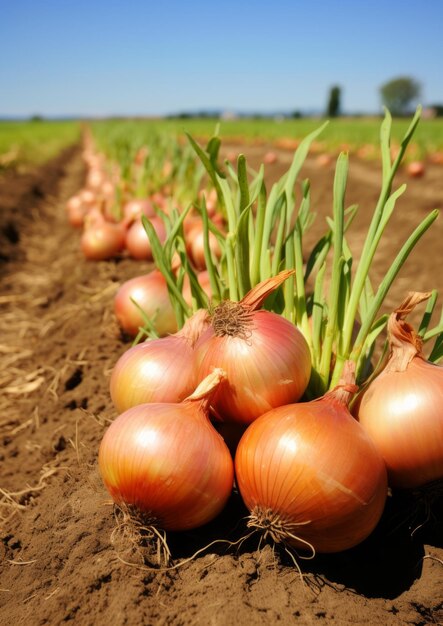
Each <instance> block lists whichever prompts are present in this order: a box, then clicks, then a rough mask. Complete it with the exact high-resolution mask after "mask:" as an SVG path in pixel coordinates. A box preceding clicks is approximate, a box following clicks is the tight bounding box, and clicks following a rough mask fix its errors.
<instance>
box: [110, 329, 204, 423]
mask: <svg viewBox="0 0 443 626" xmlns="http://www.w3.org/2000/svg"><path fill="white" fill-rule="evenodd" d="M192 352H193V351H192V347H191V345H190V342H189V341H188V340H187V339H186V338H185V337H176V336H175V335H171V336H169V337H163V338H161V339H151V340H149V341H145V342H144V343H140V344H138V345H136V346H133V347H132V348H130V349H129V350H127V351H126V352H125V353H124V354H123V355H122V356H121V357H120V359H119V360H118V361H117V363H116V365H115V367H114V369H113V370H112V375H111V382H110V391H111V399H112V401H113V403H114V406H115V408H116V409H117V411H119V412H123V411H126V410H127V409H129V408H131V407H133V406H136V405H137V404H145V403H147V402H181V401H182V400H184V399H185V398H186V397H187V396H188V395H189V394H190V393H191V392H192V390H193V389H194V384H193V377H192V375H191V374H192V373H191V372H190V364H191V362H192Z"/></svg>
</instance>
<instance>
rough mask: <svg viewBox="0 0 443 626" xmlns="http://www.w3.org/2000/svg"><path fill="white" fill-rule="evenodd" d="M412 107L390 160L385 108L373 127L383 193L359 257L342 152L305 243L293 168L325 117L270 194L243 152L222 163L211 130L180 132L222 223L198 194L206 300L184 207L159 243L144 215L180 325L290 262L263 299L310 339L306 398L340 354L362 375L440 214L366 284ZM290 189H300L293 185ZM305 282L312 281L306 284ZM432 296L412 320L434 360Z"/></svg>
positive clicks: (336, 375) (304, 191) (441, 325)
mask: <svg viewBox="0 0 443 626" xmlns="http://www.w3.org/2000/svg"><path fill="white" fill-rule="evenodd" d="M420 114H421V108H420V107H419V108H418V109H417V111H416V113H415V115H414V117H413V119H412V121H411V123H410V125H409V128H408V129H407V131H406V133H405V136H404V137H403V140H402V142H401V145H400V149H399V151H398V154H397V156H396V157H395V158H394V159H392V158H391V150H390V140H391V127H392V118H391V115H390V113H389V111H387V110H385V115H384V120H383V122H382V124H381V129H380V145H381V159H382V176H381V191H380V195H379V198H378V201H377V204H376V206H375V209H374V212H373V214H372V219H371V221H370V225H369V228H368V231H367V233H366V237H365V241H364V245H363V249H362V252H361V255H360V258H359V259H358V260H357V259H356V258H354V256H353V253H352V250H351V247H350V245H349V244H348V239H347V236H348V231H349V229H350V227H351V225H352V221H353V219H354V217H355V215H356V213H357V211H358V207H357V206H356V205H352V206H347V205H346V200H345V197H346V185H347V178H348V170H349V158H348V155H347V153H345V152H342V153H341V154H340V155H339V156H338V159H337V162H336V167H335V176H334V186H333V203H332V214H331V216H329V217H328V218H327V229H326V232H325V233H324V234H323V236H322V237H321V238H320V239H319V240H318V241H317V243H316V244H315V245H314V246H313V247H312V249H311V250H309V251H306V250H305V246H304V239H305V235H306V232H307V231H308V229H309V228H310V226H311V225H312V223H313V221H314V219H315V214H314V213H313V211H312V209H311V203H310V196H311V190H310V183H309V181H308V180H303V181H299V175H300V171H301V168H302V165H303V163H304V162H305V159H306V157H307V156H308V153H309V149H310V146H311V144H312V142H313V141H314V140H315V139H316V138H317V137H318V136H319V134H320V133H322V132H323V131H324V129H325V127H326V125H327V123H325V124H323V125H322V126H321V127H320V128H318V129H317V130H315V131H314V132H312V133H311V134H309V135H308V136H307V137H305V139H304V140H303V141H301V143H300V144H299V146H298V148H297V150H296V151H295V153H294V156H293V159H292V162H291V165H290V166H289V169H288V171H287V172H286V173H285V174H284V175H283V176H282V177H281V178H280V179H279V180H278V181H277V182H276V183H274V184H273V185H272V187H271V189H270V191H269V193H268V190H267V189H266V184H265V175H264V166H263V165H262V166H261V167H260V168H259V170H258V171H254V170H252V169H251V168H248V165H247V162H246V158H245V156H244V155H243V154H240V155H239V156H238V159H237V167H236V169H235V168H234V167H233V166H231V164H230V163H228V162H225V164H224V167H223V165H221V164H220V158H219V150H220V145H221V142H220V139H219V137H218V136H215V137H213V138H212V139H211V140H210V141H209V143H208V144H207V146H206V148H205V149H204V148H202V147H201V146H200V145H199V144H198V142H197V141H196V140H195V139H194V138H193V137H191V136H190V135H188V139H189V142H190V145H191V146H192V148H193V150H194V151H195V153H196V155H197V157H198V159H199V161H200V163H201V164H202V166H203V167H204V169H205V171H206V174H207V178H208V180H209V181H210V183H211V184H212V185H213V187H214V189H215V191H216V193H217V199H218V206H219V209H220V211H221V212H222V214H223V216H224V218H225V223H226V229H225V231H223V230H222V229H220V228H217V227H216V226H215V225H214V224H213V223H212V222H211V220H210V219H209V216H208V212H207V210H206V203H205V197H204V195H203V196H201V199H200V200H199V201H198V203H197V204H196V206H197V209H198V211H199V212H200V214H201V217H202V222H203V232H204V253H205V260H206V267H207V269H208V272H209V277H210V284H211V289H212V299H211V301H209V299H208V296H207V295H206V294H205V293H204V291H203V290H202V289H201V287H200V286H199V283H198V280H197V275H196V273H195V271H194V269H193V266H192V262H191V261H190V259H189V258H188V255H187V253H186V246H185V240H184V235H183V220H184V218H185V217H186V214H187V212H188V211H189V209H190V206H189V207H188V209H186V210H185V211H184V212H182V213H179V212H178V211H177V212H175V213H173V214H172V215H171V216H170V217H169V236H168V239H167V241H166V244H165V245H164V247H163V248H162V246H161V245H160V242H159V241H158V238H157V236H156V234H155V231H154V229H153V227H152V226H151V225H150V223H149V220H147V219H145V220H144V223H145V228H146V230H147V232H148V235H149V237H150V239H151V244H152V248H153V253H154V260H155V263H156V265H157V267H158V268H159V269H160V270H161V271H162V273H163V274H164V276H165V278H166V280H167V283H168V288H169V290H170V295H171V299H172V301H173V303H174V307H175V311H176V315H177V321H178V323H179V326H181V325H182V324H183V323H184V321H185V320H186V319H187V318H188V317H189V316H190V315H191V314H192V312H193V311H195V310H196V309H197V308H200V307H206V308H208V309H209V308H210V307H211V306H214V305H216V304H217V303H218V302H220V301H221V300H224V299H230V300H232V301H238V300H240V299H241V298H243V297H244V296H245V294H246V293H247V292H248V291H249V290H250V289H251V288H252V287H254V286H255V285H256V284H257V283H259V282H261V281H263V280H265V279H267V278H269V277H271V276H275V275H276V274H277V273H278V272H280V271H281V270H288V269H294V270H295V274H294V275H293V276H292V277H290V278H289V279H288V280H287V281H286V282H285V284H284V286H283V287H281V288H280V291H279V292H277V293H276V294H273V295H272V296H271V297H270V298H268V300H267V301H266V303H265V306H266V308H269V309H270V310H273V311H276V312H278V313H281V314H282V315H283V316H284V317H286V318H287V319H288V320H290V321H291V322H293V323H294V324H296V325H297V326H298V327H299V328H300V329H301V331H302V332H303V334H304V336H305V338H306V340H307V342H308V345H309V347H310V350H311V358H312V372H313V373H312V377H311V381H310V383H309V386H308V390H307V393H306V397H307V398H315V397H319V396H321V395H323V394H324V393H325V392H326V391H327V390H329V389H332V388H333V387H335V386H336V385H337V384H338V381H339V380H340V378H341V375H342V371H343V366H344V363H345V362H346V361H348V360H351V361H353V362H354V363H355V365H356V371H357V381H358V382H359V383H360V384H361V383H362V382H364V381H365V380H366V379H367V378H368V376H369V375H370V372H371V368H372V365H371V359H372V358H373V355H374V349H375V345H376V342H377V340H378V339H379V338H380V336H381V335H382V332H383V330H384V328H385V326H386V323H387V317H388V316H387V315H386V314H383V315H381V314H380V310H381V309H382V305H383V303H384V300H385V298H386V295H387V293H388V291H389V290H390V288H391V286H392V284H393V282H394V281H395V279H396V277H397V275H398V272H399V271H400V269H401V267H402V266H403V264H404V263H405V261H406V259H407V258H408V257H409V255H410V253H411V252H412V250H413V249H414V247H415V245H416V244H417V242H418V241H419V240H420V238H421V237H422V236H423V235H424V233H425V232H426V231H427V230H428V228H429V227H430V226H431V224H432V223H433V222H434V221H435V219H436V218H437V216H438V211H437V210H433V211H431V212H430V213H429V214H428V215H427V216H426V217H425V218H424V219H423V220H422V221H421V222H420V223H419V224H418V225H417V226H416V227H415V229H414V230H413V231H412V232H411V234H410V235H409V237H408V238H407V240H406V241H405V242H404V243H403V245H402V246H401V247H400V249H399V250H398V251H397V254H396V256H395V259H394V262H393V263H392V265H391V266H390V267H387V268H386V272H385V275H384V278H383V279H382V281H381V282H380V284H379V285H373V284H372V281H371V277H370V269H371V265H372V262H373V259H374V256H375V254H376V252H377V249H378V247H379V244H380V241H381V240H382V238H383V235H384V233H385V229H386V226H387V224H388V222H389V220H390V218H391V216H392V214H393V212H394V210H395V208H396V203H397V201H398V200H399V198H400V197H401V196H402V194H403V193H404V192H405V189H406V186H405V185H401V186H400V187H398V188H396V189H394V188H393V185H394V178H395V174H396V172H397V170H398V168H399V166H400V164H401V162H402V159H403V156H404V154H405V152H406V149H407V147H408V144H409V143H410V141H411V138H412V137H413V134H414V131H415V129H416V127H417V124H418V122H419V119H420ZM298 189H300V191H299V192H298V193H296V190H298ZM194 206H195V204H194ZM209 233H212V234H214V235H215V237H216V238H217V241H218V243H219V245H220V248H221V250H222V254H221V256H220V258H219V259H216V258H214V256H213V255H212V254H211V250H210V246H209ZM175 253H178V255H179V257H180V259H181V266H180V270H179V271H178V272H177V271H175V270H173V269H172V265H173V264H172V259H173V256H174V254H175ZM304 259H306V262H304ZM185 274H186V275H187V276H188V278H189V280H190V284H191V290H192V294H193V301H192V305H189V304H188V303H186V302H185V300H184V298H183V296H182V292H181V287H182V285H183V281H184V276H185ZM308 281H309V283H308ZM308 284H309V285H313V287H310V288H309V289H308ZM436 300H437V294H436V293H435V294H434V296H433V297H432V298H431V299H430V301H429V303H428V307H427V310H426V313H425V315H424V317H423V320H422V323H421V325H420V334H421V336H422V338H423V340H424V341H428V340H431V339H434V340H435V341H434V348H433V349H432V351H431V354H430V358H431V359H432V360H434V362H437V361H439V360H441V359H442V358H443V313H442V317H441V318H440V321H439V322H438V324H437V325H436V326H435V327H434V328H429V324H430V318H431V315H432V312H433V310H434V308H435V303H436ZM356 329H357V331H356ZM382 353H383V350H382Z"/></svg>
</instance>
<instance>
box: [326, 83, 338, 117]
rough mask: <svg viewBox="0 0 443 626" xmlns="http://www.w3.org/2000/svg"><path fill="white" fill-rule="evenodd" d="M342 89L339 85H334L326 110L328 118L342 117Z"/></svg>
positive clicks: (330, 91)
mask: <svg viewBox="0 0 443 626" xmlns="http://www.w3.org/2000/svg"><path fill="white" fill-rule="evenodd" d="M340 99H341V89H340V87H339V86H338V85H334V86H333V87H331V89H330V90H329V99H328V107H327V109H326V116H327V117H338V116H339V115H340V107H341V103H340Z"/></svg>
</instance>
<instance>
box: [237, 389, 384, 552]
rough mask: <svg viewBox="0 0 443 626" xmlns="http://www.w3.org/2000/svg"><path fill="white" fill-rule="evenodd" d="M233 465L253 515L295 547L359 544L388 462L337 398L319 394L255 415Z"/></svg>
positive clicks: (380, 498)
mask: <svg viewBox="0 0 443 626" xmlns="http://www.w3.org/2000/svg"><path fill="white" fill-rule="evenodd" d="M235 470H236V479H237V484H238V487H239V489H240V493H241V496H242V498H243V500H244V502H245V504H246V506H247V508H248V509H249V511H250V512H251V520H254V521H257V520H259V521H260V523H259V526H260V527H262V526H261V525H262V524H266V523H267V522H269V521H271V528H269V530H272V529H274V535H273V537H274V539H275V540H277V541H280V540H284V541H286V542H287V543H289V544H290V545H293V546H294V547H296V548H297V549H301V550H307V549H308V544H310V546H312V547H313V548H314V550H315V551H316V552H325V553H326V552H339V551H341V550H346V549H348V548H351V547H353V546H355V545H357V544H358V543H360V542H361V541H363V540H364V539H365V538H366V537H367V536H368V535H369V534H370V533H371V532H372V530H373V529H374V528H375V526H376V525H377V523H378V521H379V519H380V517H381V515H382V512H383V509H384V505H385V500H386V496H387V477H386V468H385V465H384V462H383V459H382V457H381V455H380V453H379V452H378V450H377V449H376V447H375V445H374V444H373V442H372V441H371V439H370V437H369V436H368V435H367V434H366V433H365V431H364V429H363V428H362V427H361V426H360V425H359V424H358V422H357V421H356V420H355V419H354V418H353V417H352V416H351V415H350V414H349V412H348V410H347V409H346V407H344V405H343V404H341V403H337V402H335V401H332V400H330V399H328V400H327V399H326V398H325V397H323V398H322V399H320V400H316V401H313V402H307V403H299V404H292V405H288V406H282V407H279V408H277V409H273V410H272V411H270V412H268V413H266V414H265V415H262V416H261V417H260V418H258V419H257V420H256V421H255V422H254V423H253V424H251V425H250V426H249V427H248V428H247V430H246V432H245V434H244V435H243V437H242V438H241V440H240V442H239V445H238V447H237V452H236V456H235ZM251 525H255V524H251ZM263 530H265V529H264V528H263ZM288 533H291V534H292V535H293V536H292V537H291V536H290V535H288ZM304 542H306V543H304Z"/></svg>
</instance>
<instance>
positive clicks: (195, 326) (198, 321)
mask: <svg viewBox="0 0 443 626" xmlns="http://www.w3.org/2000/svg"><path fill="white" fill-rule="evenodd" d="M210 323H211V321H210V316H209V313H208V312H207V310H206V309H199V310H198V311H196V312H195V313H194V315H192V317H190V318H189V319H188V320H186V322H185V323H184V325H183V328H182V329H181V330H179V331H178V332H177V333H175V336H176V337H182V338H183V339H186V340H187V341H189V343H190V345H191V348H193V347H194V346H195V344H196V342H197V340H198V339H199V337H200V335H202V334H203V332H204V331H205V330H206V329H207V328H208V327H209V326H210Z"/></svg>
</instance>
